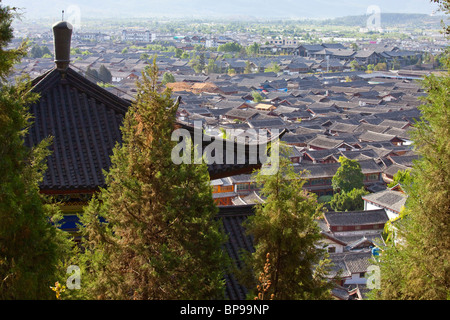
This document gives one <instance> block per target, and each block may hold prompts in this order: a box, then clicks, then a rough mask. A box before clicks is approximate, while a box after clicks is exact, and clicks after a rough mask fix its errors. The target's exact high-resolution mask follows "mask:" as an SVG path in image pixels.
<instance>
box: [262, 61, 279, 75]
mask: <svg viewBox="0 0 450 320" xmlns="http://www.w3.org/2000/svg"><path fill="white" fill-rule="evenodd" d="M280 70H281V67H280V65H279V64H278V63H276V62H272V63H271V64H270V65H269V66H268V67H267V68H266V69H265V72H275V73H278V72H280Z"/></svg>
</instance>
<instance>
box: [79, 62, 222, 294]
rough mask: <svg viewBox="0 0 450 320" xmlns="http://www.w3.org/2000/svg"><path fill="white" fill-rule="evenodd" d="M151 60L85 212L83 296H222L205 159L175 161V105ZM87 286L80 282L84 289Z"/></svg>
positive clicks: (219, 244)
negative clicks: (102, 183)
mask: <svg viewBox="0 0 450 320" xmlns="http://www.w3.org/2000/svg"><path fill="white" fill-rule="evenodd" d="M157 80H158V69H157V66H156V60H154V62H153V66H152V67H150V68H149V69H148V70H147V71H146V72H145V73H143V78H142V80H141V82H140V83H138V93H137V96H136V100H135V101H134V103H133V104H132V106H131V107H130V109H129V111H128V112H127V114H126V116H125V119H124V123H123V127H122V136H123V137H122V139H123V143H122V144H121V145H117V146H116V147H115V148H114V152H113V156H112V158H111V162H112V164H111V167H110V169H109V171H108V172H105V175H106V183H107V186H106V188H105V189H102V190H101V192H100V193H99V194H98V196H96V197H95V198H93V200H92V201H91V202H90V204H89V206H88V207H87V208H86V210H85V212H84V214H83V215H82V218H81V221H82V225H83V227H82V229H81V230H82V234H83V247H84V248H86V251H85V254H84V255H82V256H81V261H85V262H86V263H81V262H80V264H83V265H85V266H86V267H85V268H86V270H85V271H84V273H83V274H84V278H83V279H87V280H85V282H87V283H88V286H87V287H86V289H85V290H86V294H87V296H88V297H92V298H100V299H139V300H141V299H142V300H147V299H164V300H170V299H192V300H195V299H220V298H223V295H224V271H225V267H226V263H227V258H226V255H225V253H224V251H223V250H222V245H223V244H224V242H225V234H224V233H223V231H221V230H222V229H221V225H220V221H219V220H216V219H215V215H216V212H217V207H216V206H215V204H214V201H213V199H212V189H211V186H210V184H209V174H208V170H207V166H206V164H204V163H203V164H201V165H191V164H180V165H175V164H174V163H173V162H172V159H171V152H172V149H173V147H174V146H175V144H176V142H175V141H172V140H171V134H172V131H173V129H174V125H175V114H176V110H177V106H176V105H174V103H173V101H172V99H171V91H170V90H169V89H165V90H164V91H162V92H161V89H162V88H160V86H159V85H158V84H157ZM82 289H84V287H83V288H82Z"/></svg>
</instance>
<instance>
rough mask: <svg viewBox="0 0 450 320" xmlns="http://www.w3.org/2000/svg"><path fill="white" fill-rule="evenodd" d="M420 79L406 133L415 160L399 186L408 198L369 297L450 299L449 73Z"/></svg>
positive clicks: (383, 256) (381, 260) (382, 257)
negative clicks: (415, 116) (413, 120)
mask: <svg viewBox="0 0 450 320" xmlns="http://www.w3.org/2000/svg"><path fill="white" fill-rule="evenodd" d="M423 84H424V88H425V89H426V93H427V96H426V98H425V103H424V104H423V105H422V106H420V107H419V109H420V110H421V113H422V118H421V120H420V121H419V122H418V123H417V124H415V126H414V127H415V128H416V130H415V131H413V132H412V135H413V140H414V146H415V150H416V152H417V153H418V155H419V160H417V161H416V162H415V163H414V165H413V167H412V170H411V171H410V178H409V183H408V184H404V185H402V187H403V189H404V190H405V191H406V193H407V195H408V199H407V202H406V205H405V209H404V211H403V212H402V215H401V218H400V219H399V220H397V221H396V222H394V223H393V224H392V225H393V226H394V228H395V229H394V230H395V237H392V236H391V238H392V239H393V241H391V242H390V243H389V245H388V246H386V247H385V248H383V252H382V255H381V259H380V263H379V266H380V275H381V279H380V280H381V281H380V287H379V288H376V290H374V291H373V292H372V298H375V299H389V300H391V299H401V300H406V299H408V300H409V299H413V300H423V299H426V300H432V299H438V300H443V299H449V298H450V263H449V261H450V250H449V246H448V242H449V241H450V219H449V215H450V170H449V168H450V166H449V163H450V143H449V136H450V100H449V92H448V91H449V88H450V74H449V73H448V71H447V73H446V74H445V75H443V76H435V75H431V76H428V77H427V78H426V79H425V80H424V81H423ZM390 232H393V231H390Z"/></svg>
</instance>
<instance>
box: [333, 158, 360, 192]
mask: <svg viewBox="0 0 450 320" xmlns="http://www.w3.org/2000/svg"><path fill="white" fill-rule="evenodd" d="M339 163H340V164H341V166H340V167H339V168H338V170H337V171H336V173H335V175H334V176H333V178H332V179H331V185H332V186H333V190H334V191H335V192H339V191H344V192H349V191H351V190H353V189H360V188H362V187H364V183H363V181H364V174H363V173H362V171H361V165H360V164H359V162H358V161H356V160H351V159H347V158H345V157H339Z"/></svg>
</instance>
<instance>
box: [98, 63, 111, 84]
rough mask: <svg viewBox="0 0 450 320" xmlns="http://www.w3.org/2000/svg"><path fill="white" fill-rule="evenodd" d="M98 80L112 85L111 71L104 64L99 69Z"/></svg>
mask: <svg viewBox="0 0 450 320" xmlns="http://www.w3.org/2000/svg"><path fill="white" fill-rule="evenodd" d="M98 78H99V79H100V81H102V82H104V83H111V81H112V74H111V71H109V70H108V68H107V67H105V65H103V64H102V65H101V66H100V68H99V69H98Z"/></svg>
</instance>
